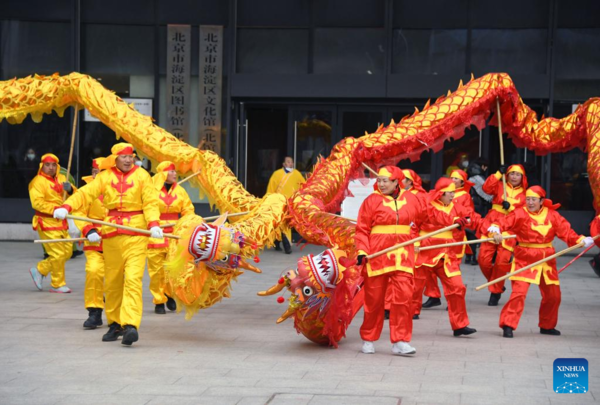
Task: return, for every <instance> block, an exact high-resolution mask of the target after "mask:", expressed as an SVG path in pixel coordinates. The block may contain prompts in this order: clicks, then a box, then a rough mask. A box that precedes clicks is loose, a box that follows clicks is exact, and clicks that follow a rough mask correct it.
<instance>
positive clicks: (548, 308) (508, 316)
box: [500, 276, 561, 329]
mask: <svg viewBox="0 0 600 405" xmlns="http://www.w3.org/2000/svg"><path fill="white" fill-rule="evenodd" d="M529 286H530V283H528V282H526V281H518V280H517V281H512V292H511V294H510V298H509V299H508V301H507V302H506V304H504V308H502V312H501V313H500V327H503V326H510V327H511V328H513V329H517V326H519V320H520V319H521V315H522V314H523V310H524V309H525V298H526V297H527V291H528V290H529ZM539 287H540V293H541V294H542V302H541V304H540V322H539V325H538V326H539V327H540V328H542V329H554V328H555V327H556V324H557V323H558V307H560V297H561V295H560V286H559V285H557V284H546V281H545V280H544V277H543V276H542V277H541V278H540V286H539Z"/></svg>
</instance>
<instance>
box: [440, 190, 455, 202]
mask: <svg viewBox="0 0 600 405" xmlns="http://www.w3.org/2000/svg"><path fill="white" fill-rule="evenodd" d="M453 199H454V191H446V192H445V193H444V194H442V196H441V197H440V200H442V203H444V204H445V205H448V204H450V203H451V202H452V200H453Z"/></svg>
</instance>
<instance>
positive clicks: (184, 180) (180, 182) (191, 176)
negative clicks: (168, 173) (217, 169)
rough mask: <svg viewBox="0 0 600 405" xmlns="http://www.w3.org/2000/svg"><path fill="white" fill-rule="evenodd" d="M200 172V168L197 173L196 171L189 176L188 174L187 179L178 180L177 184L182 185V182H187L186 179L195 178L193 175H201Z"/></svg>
mask: <svg viewBox="0 0 600 405" xmlns="http://www.w3.org/2000/svg"><path fill="white" fill-rule="evenodd" d="M200 172H202V170H198V171H197V172H196V173H194V174H190V175H189V176H187V177H186V178H185V179H183V180H181V181H178V182H177V184H179V185H181V184H183V183H185V182H186V181H188V180H190V179H191V178H193V177H195V176H197V175H199V174H200Z"/></svg>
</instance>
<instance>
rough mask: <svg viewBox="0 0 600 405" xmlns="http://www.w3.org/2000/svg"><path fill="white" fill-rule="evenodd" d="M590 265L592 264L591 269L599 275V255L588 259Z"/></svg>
mask: <svg viewBox="0 0 600 405" xmlns="http://www.w3.org/2000/svg"><path fill="white" fill-rule="evenodd" d="M590 266H592V270H594V273H596V275H597V276H598V277H600V257H599V255H597V256H595V257H594V258H593V259H592V260H590Z"/></svg>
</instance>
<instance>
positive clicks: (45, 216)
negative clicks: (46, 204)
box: [35, 211, 54, 218]
mask: <svg viewBox="0 0 600 405" xmlns="http://www.w3.org/2000/svg"><path fill="white" fill-rule="evenodd" d="M35 215H37V216H38V217H42V218H54V217H53V216H52V215H50V214H44V213H43V212H39V211H36V212H35Z"/></svg>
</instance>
